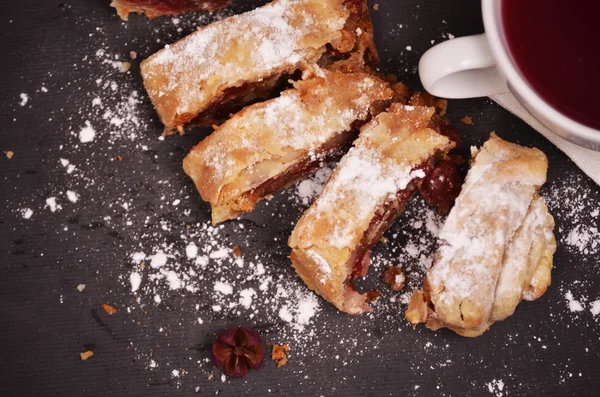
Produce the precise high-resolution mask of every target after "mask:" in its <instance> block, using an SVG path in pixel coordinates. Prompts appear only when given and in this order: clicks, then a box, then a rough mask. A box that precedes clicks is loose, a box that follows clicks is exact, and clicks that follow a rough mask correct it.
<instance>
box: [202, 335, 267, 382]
mask: <svg viewBox="0 0 600 397" xmlns="http://www.w3.org/2000/svg"><path fill="white" fill-rule="evenodd" d="M264 359H265V351H264V349H263V347H262V341H261V340H260V336H259V335H258V334H257V333H256V332H254V331H253V330H251V329H249V328H245V327H235V328H230V329H228V330H226V331H225V332H223V333H222V334H221V335H219V337H218V338H217V340H216V341H215V343H213V346H212V360H213V363H214V364H215V367H217V368H221V367H223V366H225V373H226V374H227V376H231V377H232V378H243V377H244V376H246V375H247V374H248V367H250V368H252V369H254V370H258V369H259V368H260V367H261V366H262V364H263V362H264Z"/></svg>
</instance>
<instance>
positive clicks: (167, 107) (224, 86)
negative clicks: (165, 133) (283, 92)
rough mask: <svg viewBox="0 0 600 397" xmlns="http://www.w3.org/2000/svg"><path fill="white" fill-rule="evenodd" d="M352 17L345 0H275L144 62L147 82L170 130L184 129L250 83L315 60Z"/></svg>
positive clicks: (143, 66) (240, 93)
mask: <svg viewBox="0 0 600 397" xmlns="http://www.w3.org/2000/svg"><path fill="white" fill-rule="evenodd" d="M348 17H349V11H348V10H347V9H346V7H345V6H344V4H343V0H275V1H273V2H272V3H269V4H267V5H265V6H263V7H260V8H257V9H255V10H253V11H250V12H247V13H244V14H240V15H236V16H233V17H230V18H227V19H224V20H221V21H217V22H214V23H212V24H210V25H208V26H206V27H203V28H201V29H199V30H198V31H197V32H195V33H192V34H191V35H189V36H187V37H185V38H183V39H181V40H179V41H178V42H176V43H174V44H172V45H170V46H166V47H165V48H164V49H162V50H161V51H159V52H157V53H156V54H154V55H152V56H151V57H149V58H148V59H146V60H145V61H144V62H143V63H142V65H141V72H142V76H143V78H144V85H145V87H146V90H147V91H148V94H149V96H150V99H151V100H152V103H153V104H154V106H155V108H156V110H157V112H158V114H159V116H160V118H161V120H162V122H163V123H164V124H165V126H166V128H167V130H174V129H179V130H180V131H181V130H182V129H183V127H184V126H185V125H186V124H188V123H190V122H192V121H193V120H194V119H195V118H196V117H197V116H198V115H199V114H201V113H202V112H203V111H206V110H207V109H209V108H210V107H211V106H215V105H218V104H219V103H221V102H222V101H223V100H228V99H230V97H236V96H238V95H242V96H243V95H247V94H248V92H247V90H246V89H245V87H246V86H248V85H253V84H259V85H260V84H262V83H263V82H264V81H266V80H269V79H271V78H272V77H273V76H280V75H282V74H285V73H292V72H294V71H296V70H298V69H305V68H306V66H307V65H308V64H312V63H314V62H316V61H317V60H318V59H319V58H320V57H321V55H322V54H323V52H324V51H325V50H326V45H327V44H329V43H331V41H333V40H335V39H338V38H340V37H341V35H342V30H343V29H344V26H345V24H346V21H347V19H348ZM236 90H239V93H238V92H236Z"/></svg>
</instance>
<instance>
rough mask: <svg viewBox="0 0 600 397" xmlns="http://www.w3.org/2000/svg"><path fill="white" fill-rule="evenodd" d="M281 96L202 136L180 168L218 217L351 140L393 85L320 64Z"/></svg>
mask: <svg viewBox="0 0 600 397" xmlns="http://www.w3.org/2000/svg"><path fill="white" fill-rule="evenodd" d="M317 72H318V75H317V76H315V77H312V78H309V79H307V80H305V81H300V82H296V83H295V84H294V86H295V88H293V89H290V90H287V91H284V92H283V93H282V94H281V96H279V97H278V98H275V99H272V100H269V101H267V102H263V103H258V104H255V105H251V106H249V107H247V108H246V109H244V110H243V111H241V112H239V113H238V114H236V115H234V116H233V117H232V118H231V119H230V120H228V121H227V122H225V123H224V124H223V125H221V126H220V127H218V128H217V130H216V131H215V132H214V133H213V134H211V135H210V136H208V137H207V138H206V139H204V140H203V141H202V142H200V143H199V144H198V145H197V146H196V147H194V149H193V150H192V151H191V152H190V154H189V155H188V156H187V157H186V158H185V159H184V162H183V168H184V170H185V172H186V173H187V174H188V175H189V176H190V177H191V178H192V179H193V180H194V183H195V184H196V187H197V188H198V191H199V192H200V194H201V196H202V198H203V199H204V200H205V201H208V202H209V203H210V204H211V206H212V209H213V212H212V219H213V223H218V222H222V221H225V220H227V219H232V218H235V217H237V216H238V215H239V214H241V213H244V212H250V211H252V210H253V209H254V207H255V205H256V203H257V202H258V201H260V200H262V199H264V198H265V197H266V196H268V195H270V194H272V193H274V192H275V191H276V190H278V189H280V188H283V187H285V186H287V185H289V184H290V183H293V182H294V181H296V180H298V179H299V178H301V177H303V176H305V175H307V174H308V173H310V172H312V171H313V170H314V169H315V166H316V165H318V163H319V162H320V161H322V160H323V158H324V156H326V155H327V154H329V153H331V152H332V151H333V150H335V149H338V148H340V147H341V146H345V145H348V144H349V143H350V142H351V141H352V139H353V138H354V137H355V136H356V134H355V132H356V130H357V127H359V126H360V124H361V123H362V124H364V123H365V122H366V121H367V120H368V119H369V118H370V117H372V115H373V113H374V112H376V111H377V109H379V108H380V106H379V105H380V104H381V103H385V102H386V101H388V100H390V99H391V97H392V95H393V93H392V90H391V89H390V88H389V85H388V84H387V83H386V82H384V81H382V80H380V79H378V78H377V77H374V76H372V75H370V74H367V73H350V74H346V73H341V72H334V71H320V70H317Z"/></svg>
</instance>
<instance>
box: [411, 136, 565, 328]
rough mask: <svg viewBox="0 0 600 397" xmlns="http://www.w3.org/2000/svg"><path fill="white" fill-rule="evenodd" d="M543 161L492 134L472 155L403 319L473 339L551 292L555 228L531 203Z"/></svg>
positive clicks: (536, 199) (540, 204)
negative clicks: (420, 287)
mask: <svg viewBox="0 0 600 397" xmlns="http://www.w3.org/2000/svg"><path fill="white" fill-rule="evenodd" d="M547 168H548V160H547V159H546V156H545V155H544V154H543V153H542V152H541V151H539V150H537V149H535V148H533V149H530V148H525V147H522V146H519V145H516V144H512V143H509V142H506V141H504V140H502V139H500V138H499V137H497V136H496V135H495V134H492V135H491V137H490V139H489V140H488V141H487V142H486V143H485V144H484V145H483V148H482V149H481V150H479V151H478V152H476V153H475V154H474V160H473V164H472V167H471V170H470V171H469V174H468V175H467V179H466V181H465V184H464V185H463V188H462V191H461V193H460V195H459V197H458V198H457V200H456V204H455V206H454V208H453V209H452V211H451V212H450V215H449V216H448V219H447V221H446V223H445V225H444V227H443V228H442V230H441V232H440V237H439V238H440V243H439V248H438V250H437V252H436V254H435V257H434V261H433V265H432V268H431V269H430V270H429V272H428V273H427V276H426V278H425V284H424V290H423V292H420V291H417V292H416V293H415V294H414V295H413V297H412V299H411V302H410V304H409V307H408V310H407V312H406V318H407V319H408V320H409V321H410V322H411V323H413V325H416V324H418V323H419V322H425V323H426V326H427V327H428V328H431V329H433V330H437V329H439V328H442V327H446V328H449V329H451V330H453V331H455V332H456V333H458V334H460V335H462V336H468V337H475V336H479V335H481V334H482V333H483V332H485V331H486V330H487V329H488V328H489V327H490V325H491V324H493V323H494V322H495V321H500V320H503V319H505V318H506V317H507V316H509V315H511V314H512V313H513V312H514V310H515V308H516V306H517V304H518V303H519V302H520V301H521V299H523V298H525V299H529V300H533V299H536V298H538V297H539V296H541V295H542V294H543V293H544V292H545V290H546V288H547V287H548V285H550V271H551V269H552V256H553V254H554V251H555V250H556V241H555V239H554V234H553V229H554V220H553V218H552V216H551V215H550V214H549V213H548V208H547V207H546V205H545V204H544V201H543V199H542V198H541V197H540V196H539V195H538V191H539V189H540V187H541V186H542V185H543V184H544V182H545V181H546V171H547Z"/></svg>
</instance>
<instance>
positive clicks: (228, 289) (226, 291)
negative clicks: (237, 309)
mask: <svg viewBox="0 0 600 397" xmlns="http://www.w3.org/2000/svg"><path fill="white" fill-rule="evenodd" d="M214 289H215V291H217V292H220V293H221V294H223V295H231V294H233V287H232V286H231V285H230V284H227V283H224V282H220V281H218V282H216V283H215V287H214Z"/></svg>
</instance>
